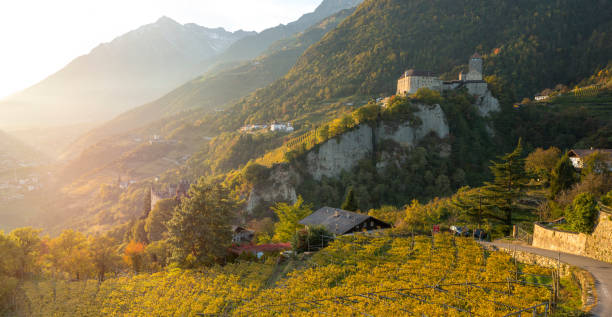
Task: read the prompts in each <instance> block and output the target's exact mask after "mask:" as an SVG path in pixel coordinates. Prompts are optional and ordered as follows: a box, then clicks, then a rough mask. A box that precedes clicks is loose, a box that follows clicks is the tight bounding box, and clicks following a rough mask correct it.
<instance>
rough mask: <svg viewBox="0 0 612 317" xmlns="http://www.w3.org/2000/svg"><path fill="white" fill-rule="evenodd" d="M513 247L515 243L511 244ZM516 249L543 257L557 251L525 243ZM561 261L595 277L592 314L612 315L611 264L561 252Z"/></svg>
mask: <svg viewBox="0 0 612 317" xmlns="http://www.w3.org/2000/svg"><path fill="white" fill-rule="evenodd" d="M483 244H487V245H491V244H492V245H495V246H496V247H498V248H506V249H507V248H508V243H503V242H492V243H491V242H483ZM511 247H512V249H514V247H515V245H514V244H512V245H511ZM516 249H517V250H520V251H525V252H529V253H533V254H538V255H542V256H545V257H549V258H553V259H556V258H557V257H558V256H559V252H557V251H551V250H545V249H540V248H534V247H531V246H525V245H516ZM561 262H565V263H567V264H570V265H573V266H577V267H580V268H583V269H585V270H587V271H589V272H591V274H592V275H593V277H594V278H595V287H596V288H597V306H596V307H595V308H594V309H593V310H592V313H593V315H595V316H601V317H604V316H605V317H611V316H612V264H610V263H606V262H601V261H597V260H593V259H591V258H587V257H583V256H579V255H573V254H568V253H561Z"/></svg>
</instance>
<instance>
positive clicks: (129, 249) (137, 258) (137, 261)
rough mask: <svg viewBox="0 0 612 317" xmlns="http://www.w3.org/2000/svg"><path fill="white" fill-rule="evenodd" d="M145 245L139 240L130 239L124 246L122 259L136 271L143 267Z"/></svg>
mask: <svg viewBox="0 0 612 317" xmlns="http://www.w3.org/2000/svg"><path fill="white" fill-rule="evenodd" d="M144 250H145V247H144V244H142V243H141V242H136V241H131V242H130V243H128V245H127V246H125V250H124V252H123V261H124V262H125V263H126V264H127V265H129V267H130V268H131V269H132V270H133V271H134V272H136V273H138V272H140V271H141V270H142V269H143V268H144V264H145V258H146V256H145V251H144Z"/></svg>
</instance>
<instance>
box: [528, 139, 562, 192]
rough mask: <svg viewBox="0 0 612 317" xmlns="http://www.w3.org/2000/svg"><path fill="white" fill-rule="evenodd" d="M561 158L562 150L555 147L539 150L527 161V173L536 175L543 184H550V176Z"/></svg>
mask: <svg viewBox="0 0 612 317" xmlns="http://www.w3.org/2000/svg"><path fill="white" fill-rule="evenodd" d="M560 156H561V150H559V149H558V148H556V147H554V146H553V147H550V148H548V149H546V150H544V149H542V148H537V149H535V151H533V152H531V153H530V154H529V155H528V156H527V158H526V159H525V169H526V170H527V172H529V173H531V174H533V175H536V176H537V177H538V178H539V179H540V181H542V183H543V184H548V183H549V181H550V174H551V172H552V170H553V168H554V167H555V164H556V163H557V161H558V160H559V157H560Z"/></svg>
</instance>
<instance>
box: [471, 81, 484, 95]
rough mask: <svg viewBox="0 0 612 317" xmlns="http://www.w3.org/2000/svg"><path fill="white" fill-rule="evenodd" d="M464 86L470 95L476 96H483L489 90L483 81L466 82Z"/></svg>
mask: <svg viewBox="0 0 612 317" xmlns="http://www.w3.org/2000/svg"><path fill="white" fill-rule="evenodd" d="M465 88H467V90H468V92H469V93H470V95H476V96H484V95H485V94H486V93H487V92H488V91H489V86H488V85H487V83H486V82H484V81H481V82H475V83H471V82H466V83H465Z"/></svg>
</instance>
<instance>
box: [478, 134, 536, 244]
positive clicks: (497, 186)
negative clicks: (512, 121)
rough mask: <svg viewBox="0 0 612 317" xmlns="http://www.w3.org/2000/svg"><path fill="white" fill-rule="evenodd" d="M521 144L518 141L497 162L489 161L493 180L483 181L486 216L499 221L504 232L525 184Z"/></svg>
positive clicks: (507, 227)
mask: <svg viewBox="0 0 612 317" xmlns="http://www.w3.org/2000/svg"><path fill="white" fill-rule="evenodd" d="M522 153H523V144H522V140H521V139H519V142H518V144H517V146H516V148H515V149H514V151H512V152H510V153H508V154H506V155H504V156H501V157H500V158H499V160H500V161H499V162H493V161H492V162H491V164H492V165H491V166H490V167H489V168H490V169H491V172H492V173H493V177H494V179H493V182H485V186H484V188H483V196H484V199H485V201H486V206H487V209H488V210H487V215H486V216H487V218H491V219H495V220H498V221H501V222H502V223H503V224H504V226H505V228H503V229H504V232H505V233H506V234H509V233H510V230H511V227H512V222H513V217H514V216H515V215H516V213H517V212H519V211H521V208H520V207H519V206H518V205H517V204H516V202H517V200H518V199H519V198H520V197H521V196H522V195H523V190H524V188H525V187H526V185H527V176H526V174H525V160H524V159H523V158H522Z"/></svg>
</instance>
